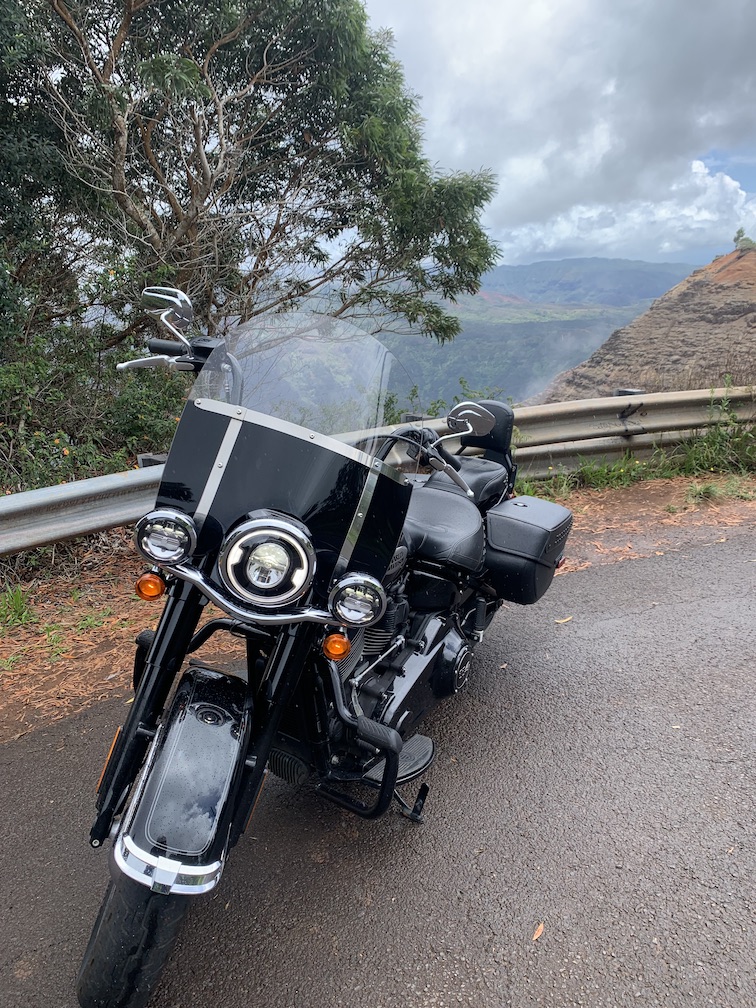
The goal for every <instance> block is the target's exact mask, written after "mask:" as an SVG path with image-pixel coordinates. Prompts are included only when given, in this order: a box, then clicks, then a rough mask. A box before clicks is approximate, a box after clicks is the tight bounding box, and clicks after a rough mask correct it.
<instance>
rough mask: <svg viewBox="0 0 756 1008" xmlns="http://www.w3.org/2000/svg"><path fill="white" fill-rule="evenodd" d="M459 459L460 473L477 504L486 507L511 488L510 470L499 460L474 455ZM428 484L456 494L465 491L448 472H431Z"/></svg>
mask: <svg viewBox="0 0 756 1008" xmlns="http://www.w3.org/2000/svg"><path fill="white" fill-rule="evenodd" d="M459 461H460V463H461V465H460V467H459V475H460V476H461V477H462V479H463V480H464V481H465V483H467V485H468V486H469V487H470V489H471V490H472V492H473V500H474V502H475V503H476V504H477V505H479V506H481V507H484V506H485V505H487V504H488V503H494V502H496V501H498V500H499V498H500V497H501V496H502V495H503V494H504V493H505V492H506V491H507V490H511V487H510V482H511V478H510V471H509V469H507V468H506V467H505V466H503V465H499V463H498V462H492V461H491V460H489V459H485V458H476V457H475V456H473V455H469V456H464V455H462V456H459ZM426 486H427V487H433V488H434V489H435V490H451V491H452V493H456V494H461V493H463V491H462V490H460V489H459V487H458V486H457V485H456V483H452V481H451V479H450V478H449V477H448V476H447V475H446V473H442V472H434V473H431V475H430V476H429V477H428V480H427V482H426Z"/></svg>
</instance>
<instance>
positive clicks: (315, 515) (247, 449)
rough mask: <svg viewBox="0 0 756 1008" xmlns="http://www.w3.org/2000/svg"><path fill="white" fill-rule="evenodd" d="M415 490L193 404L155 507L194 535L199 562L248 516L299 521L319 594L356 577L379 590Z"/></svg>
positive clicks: (345, 449)
mask: <svg viewBox="0 0 756 1008" xmlns="http://www.w3.org/2000/svg"><path fill="white" fill-rule="evenodd" d="M410 496H411V487H410V486H409V485H408V484H407V482H406V480H405V479H404V477H403V476H402V475H401V474H400V473H398V472H397V471H396V470H395V469H393V468H392V467H391V466H389V465H387V464H386V463H385V462H383V461H381V460H380V459H376V458H373V457H372V456H370V455H368V454H366V453H364V452H361V451H358V450H357V449H356V448H353V447H351V446H350V445H348V444H345V443H344V442H341V441H338V440H336V439H335V438H332V437H329V436H327V435H324V434H318V433H315V432H313V431H311V430H308V429H307V428H304V427H299V426H298V425H296V424H293V423H290V422H288V421H286V420H281V419H279V418H276V417H272V416H269V415H267V414H261V413H257V412H255V411H254V410H250V409H245V408H244V407H240V406H235V405H232V404H228V403H223V402H220V401H217V400H210V399H204V400H203V399H196V400H192V401H190V402H189V403H187V405H186V407H185V409H184V413H183V415H182V417H181V422H180V424H179V426H178V429H177V431H176V435H175V437H174V441H173V444H172V446H171V451H170V454H169V457H168V461H167V462H166V466H165V470H164V473H163V479H162V482H161V484H160V487H159V489H158V495H157V501H156V507H158V508H160V507H173V508H178V509H180V510H182V511H184V512H185V513H186V514H188V515H190V516H191V517H193V518H194V519H195V522H196V523H197V525H198V531H199V535H198V542H197V550H196V553H197V555H198V556H202V555H204V554H206V553H208V552H211V551H212V552H214V551H215V550H217V549H218V548H219V546H220V543H221V541H222V539H223V537H224V536H225V535H227V534H228V532H229V531H230V530H231V529H232V528H233V526H234V525H236V524H237V523H238V522H239V521H240V520H241V519H242V518H244V517H245V516H246V515H247V514H249V513H250V512H252V511H257V510H260V509H268V510H271V511H277V512H279V513H282V514H287V515H291V516H293V517H295V518H297V519H299V520H300V521H302V522H303V523H304V524H305V525H306V526H307V528H308V530H309V532H310V535H311V536H312V541H313V545H314V547H315V550H316V553H317V557H318V574H317V579H316V586H317V587H318V588H319V589H320V591H321V592H325V591H327V587H328V584H329V583H330V580H331V579H332V578H333V577H334V576H339V575H340V574H342V573H344V572H345V571H346V570H348V569H351V570H359V571H361V572H364V573H366V574H370V575H372V576H373V577H376V578H378V580H382V579H383V577H384V576H385V574H386V571H387V569H388V567H389V564H390V563H391V560H392V558H393V556H394V552H395V549H396V545H397V543H398V541H399V536H400V534H401V530H402V526H403V523H404V517H405V515H406V512H407V508H408V507H409V500H410Z"/></svg>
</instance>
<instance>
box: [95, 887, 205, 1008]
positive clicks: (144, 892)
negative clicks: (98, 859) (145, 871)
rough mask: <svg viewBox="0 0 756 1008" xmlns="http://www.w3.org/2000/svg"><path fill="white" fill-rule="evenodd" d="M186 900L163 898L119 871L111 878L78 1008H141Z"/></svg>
mask: <svg viewBox="0 0 756 1008" xmlns="http://www.w3.org/2000/svg"><path fill="white" fill-rule="evenodd" d="M190 899H191V897H190V896H175V895H168V896H164V895H162V894H160V893H154V892H152V891H151V890H150V889H148V888H147V887H146V886H143V885H140V884H139V883H138V882H134V881H133V880H132V879H130V878H127V877H126V876H125V875H122V874H121V873H120V872H119V873H118V875H117V876H116V877H115V878H114V879H112V880H111V882H110V885H109V886H108V888H107V891H106V893H105V898H104V899H103V901H102V906H101V907H100V913H99V914H98V917H97V920H96V921H95V925H94V927H93V928H92V934H91V937H90V939H89V944H88V945H87V950H86V952H85V953H84V958H83V959H82V962H81V966H80V968H79V976H78V979H77V993H78V995H79V1004H80V1005H81V1006H82V1008H143V1006H144V1005H146V1004H147V1002H148V1000H149V998H150V995H151V993H152V991H153V989H154V987H155V984H156V983H157V981H158V978H159V976H160V973H161V971H162V969H163V966H164V965H165V963H166V962H167V960H168V957H169V956H170V954H171V952H172V950H173V946H174V945H175V943H176V939H177V938H178V934H179V930H180V929H181V924H182V922H183V920H184V916H185V914H186V911H187V909H188V907H189V901H190Z"/></svg>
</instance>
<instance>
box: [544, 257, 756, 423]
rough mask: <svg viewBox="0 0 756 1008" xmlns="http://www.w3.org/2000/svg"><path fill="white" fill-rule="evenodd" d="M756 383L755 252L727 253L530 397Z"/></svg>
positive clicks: (555, 398)
mask: <svg viewBox="0 0 756 1008" xmlns="http://www.w3.org/2000/svg"><path fill="white" fill-rule="evenodd" d="M728 378H731V379H732V382H733V384H735V385H751V384H756V249H746V250H736V251H735V252H731V253H730V254H729V255H726V256H720V257H719V258H717V259H715V260H714V261H713V262H712V263H709V265H708V266H704V267H703V268H702V269H699V270H696V271H695V272H694V273H692V274H691V275H690V276H689V277H687V278H686V279H685V280H683V281H682V283H679V284H678V285H677V286H676V287H673V288H672V290H670V291H669V292H668V293H667V294H664V295H663V296H662V297H660V298H659V299H658V300H656V301H655V302H654V303H653V304H652V305H651V307H650V308H649V309H648V311H647V312H644V314H643V315H640V316H639V317H638V318H637V319H635V321H634V322H631V323H630V325H628V326H625V328H624V329H618V330H617V331H616V332H614V333H612V335H611V336H610V337H609V339H608V340H607V341H606V342H605V343H603V344H602V345H601V346H600V347H599V349H598V350H596V352H595V353H593V354H591V356H590V357H589V358H588V359H587V360H586V361H584V362H583V363H582V364H578V366H577V367H574V368H571V369H570V370H569V371H563V372H562V373H561V374H560V375H557V377H556V378H555V379H554V380H553V381H552V382H551V384H550V385H549V386H548V387H547V388H546V389H545V390H544V391H543V392H542V393H540V394H539V395H538V396H535V397H534V398H533V399H531V400H530V402H539V403H546V402H561V401H569V400H571V399H593V398H596V397H599V396H607V395H613V394H614V392H615V390H616V389H619V388H640V389H643V390H644V391H646V392H666V391H677V390H683V389H692V388H711V387H720V386H722V385H724V384H725V383H726V381H727V380H728Z"/></svg>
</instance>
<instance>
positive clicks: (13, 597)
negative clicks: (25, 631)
mask: <svg viewBox="0 0 756 1008" xmlns="http://www.w3.org/2000/svg"><path fill="white" fill-rule="evenodd" d="M36 619H37V617H36V615H35V613H34V610H33V609H32V607H31V605H30V604H29V597H28V595H27V593H26V592H25V591H24V590H23V588H20V587H16V588H6V590H5V591H4V592H2V594H0V628H10V627H18V626H26V625H27V624H28V623H34V622H36Z"/></svg>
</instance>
